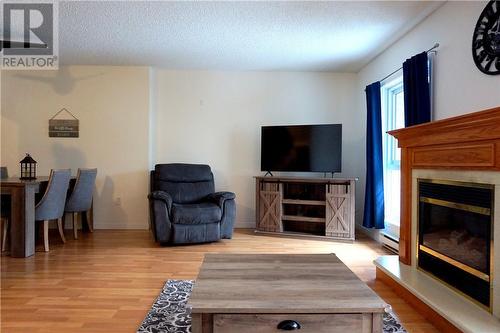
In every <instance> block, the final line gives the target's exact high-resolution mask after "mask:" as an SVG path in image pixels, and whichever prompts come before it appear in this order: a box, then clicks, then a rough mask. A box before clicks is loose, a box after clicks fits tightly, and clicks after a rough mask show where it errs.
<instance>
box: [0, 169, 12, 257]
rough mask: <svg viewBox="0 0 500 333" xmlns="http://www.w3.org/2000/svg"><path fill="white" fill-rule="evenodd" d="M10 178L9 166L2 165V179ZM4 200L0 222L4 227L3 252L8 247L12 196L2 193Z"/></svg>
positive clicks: (0, 177)
mask: <svg viewBox="0 0 500 333" xmlns="http://www.w3.org/2000/svg"><path fill="white" fill-rule="evenodd" d="M6 178H9V172H8V169H7V167H4V166H3V167H0V179H6ZM0 200H1V201H2V202H1V204H0V210H1V212H0V215H1V216H0V224H1V228H2V252H3V251H5V250H6V249H7V233H8V231H9V219H10V197H9V196H8V195H2V196H1V199H0Z"/></svg>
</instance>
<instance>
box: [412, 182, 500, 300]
mask: <svg viewBox="0 0 500 333" xmlns="http://www.w3.org/2000/svg"><path fill="white" fill-rule="evenodd" d="M417 184H418V188H417V191H418V218H417V220H418V221H417V222H418V225H417V251H416V253H417V266H418V268H419V269H421V270H424V271H426V272H428V273H430V274H432V275H434V276H435V277H437V278H438V279H440V280H442V281H443V282H445V283H447V284H448V285H449V286H451V287H453V288H455V289H456V290H458V291H460V292H461V293H463V294H464V295H466V296H468V297H469V298H471V299H473V300H474V301H476V302H477V303H479V304H481V305H482V306H484V307H486V308H487V309H488V310H491V303H492V297H491V287H492V284H491V283H492V271H493V267H492V266H493V265H492V263H493V260H492V259H493V256H492V243H493V241H492V239H493V213H492V212H493V194H494V186H493V185H490V184H479V183H464V182H457V181H449V180H435V179H418V181H417Z"/></svg>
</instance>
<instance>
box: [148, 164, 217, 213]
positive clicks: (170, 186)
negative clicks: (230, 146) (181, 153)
mask: <svg viewBox="0 0 500 333" xmlns="http://www.w3.org/2000/svg"><path fill="white" fill-rule="evenodd" d="M152 178H153V180H154V184H152V185H153V186H152V189H153V190H154V191H157V190H161V191H165V192H167V193H168V194H170V196H171V197H172V200H173V202H175V203H180V204H185V203H195V202H199V201H200V200H202V199H203V198H205V197H206V196H207V195H209V194H211V193H214V191H215V186H214V175H213V174H212V170H210V166H208V165H204V164H184V163H171V164H157V165H156V166H155V171H154V177H152Z"/></svg>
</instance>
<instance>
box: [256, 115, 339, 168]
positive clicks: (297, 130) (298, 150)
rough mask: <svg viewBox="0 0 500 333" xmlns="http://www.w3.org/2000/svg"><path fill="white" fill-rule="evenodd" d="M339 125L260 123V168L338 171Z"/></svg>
mask: <svg viewBox="0 0 500 333" xmlns="http://www.w3.org/2000/svg"><path fill="white" fill-rule="evenodd" d="M341 165H342V124H331V125H298V126H263V127H262V136H261V166H260V168H261V170H262V171H308V172H340V171H341Z"/></svg>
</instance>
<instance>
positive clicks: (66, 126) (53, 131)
mask: <svg viewBox="0 0 500 333" xmlns="http://www.w3.org/2000/svg"><path fill="white" fill-rule="evenodd" d="M61 112H65V113H66V114H68V115H69V116H71V118H72V119H55V118H56V117H57V116H58V115H59V114H60V113H61ZM78 123H79V121H78V119H77V118H76V117H75V116H74V115H73V114H72V113H71V112H69V111H68V110H67V109H66V108H62V109H61V110H59V112H57V113H56V114H55V115H54V116H53V117H52V118H50V119H49V137H50V138H78V137H79V130H80V128H79V125H78Z"/></svg>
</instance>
